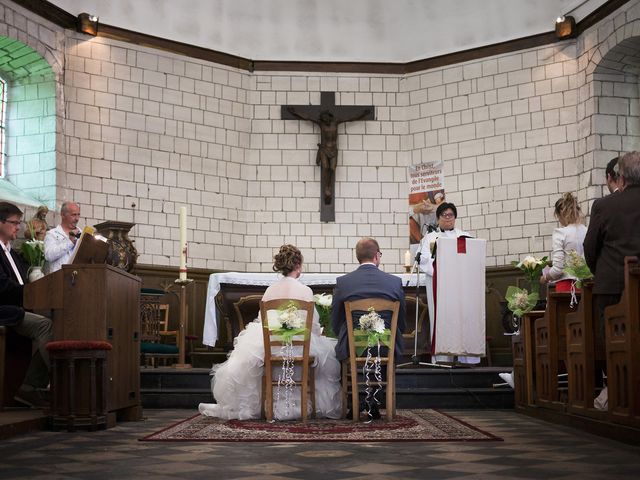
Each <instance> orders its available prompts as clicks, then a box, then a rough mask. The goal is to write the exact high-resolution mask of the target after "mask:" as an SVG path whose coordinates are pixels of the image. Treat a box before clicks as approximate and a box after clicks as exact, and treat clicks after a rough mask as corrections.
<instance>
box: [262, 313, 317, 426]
mask: <svg viewBox="0 0 640 480" xmlns="http://www.w3.org/2000/svg"><path fill="white" fill-rule="evenodd" d="M268 322H269V323H268V328H269V332H270V333H271V334H273V335H277V336H279V337H282V343H283V345H282V349H281V351H280V354H281V357H282V371H281V372H280V375H279V376H278V390H277V392H276V398H280V388H281V387H284V404H285V414H286V416H287V417H288V416H289V412H290V410H291V405H292V401H291V399H292V395H293V387H294V386H295V384H296V382H295V380H294V379H293V377H294V366H295V364H294V352H293V337H295V336H297V335H308V334H309V332H308V331H307V328H306V320H305V318H304V317H303V316H302V315H301V314H300V311H299V309H298V305H296V304H295V302H292V301H289V302H287V303H286V304H285V305H284V306H282V307H280V308H279V309H278V315H277V316H275V317H270V318H269V319H268Z"/></svg>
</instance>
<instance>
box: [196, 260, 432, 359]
mask: <svg viewBox="0 0 640 480" xmlns="http://www.w3.org/2000/svg"><path fill="white" fill-rule="evenodd" d="M342 275H344V273H303V274H302V275H301V276H300V281H301V282H302V283H303V284H305V285H309V286H311V285H335V284H336V278H338V277H340V276H342ZM395 276H396V277H399V278H400V279H401V280H402V285H404V286H415V285H416V275H415V274H413V275H410V274H408V273H404V274H395ZM280 278H281V275H280V274H279V273H240V272H225V273H212V274H211V275H210V276H209V285H208V286H207V303H206V307H205V313H204V331H203V333H202V343H203V344H204V345H208V346H210V347H213V346H215V344H216V341H217V340H218V319H217V312H216V300H215V299H216V295H218V293H219V292H220V288H221V287H220V285H221V284H223V283H232V284H234V285H259V286H265V287H268V286H269V285H271V284H273V283H275V282H277V281H278V280H279V279H280ZM420 285H424V275H422V274H421V275H420Z"/></svg>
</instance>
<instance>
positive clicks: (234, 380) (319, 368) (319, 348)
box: [198, 314, 342, 420]
mask: <svg viewBox="0 0 640 480" xmlns="http://www.w3.org/2000/svg"><path fill="white" fill-rule="evenodd" d="M319 332H320V324H319V322H318V318H317V314H315V315H314V319H313V329H312V332H311V348H310V350H311V352H310V354H311V355H312V356H313V357H315V363H314V364H313V367H314V368H315V391H316V416H318V417H327V418H340V416H341V414H342V405H341V391H340V363H339V362H338V360H337V359H336V356H335V345H336V340H335V339H333V338H327V337H324V336H322V335H320V333H319ZM263 367H264V345H263V339H262V324H261V323H260V321H259V320H256V321H254V322H252V323H250V324H249V325H247V327H246V328H245V329H244V330H243V331H242V332H240V334H239V335H238V336H237V337H236V339H235V340H234V349H233V351H232V352H231V354H230V355H229V358H228V359H227V361H226V362H224V363H223V364H220V365H214V367H213V368H212V369H211V375H212V376H213V377H212V379H211V385H212V389H213V396H214V398H215V400H216V402H217V403H215V404H210V403H201V404H200V405H199V407H198V410H199V411H200V413H201V414H203V415H208V416H213V417H219V418H224V419H239V420H247V419H252V418H260V400H261V395H260V394H261V391H262V372H263V369H264V368H263ZM274 368H279V367H278V366H276V367H274ZM274 376H275V373H274ZM277 390H278V387H277V386H274V395H273V397H274V406H273V410H274V418H275V419H277V420H290V419H296V418H300V392H299V387H296V388H294V391H293V393H292V395H291V400H290V404H289V409H288V410H289V411H288V412H287V405H286V402H285V399H284V387H281V392H280V395H279V396H278V394H277ZM310 406H311V402H309V406H308V408H309V413H310Z"/></svg>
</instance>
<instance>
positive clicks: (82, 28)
mask: <svg viewBox="0 0 640 480" xmlns="http://www.w3.org/2000/svg"><path fill="white" fill-rule="evenodd" d="M77 21H78V26H77V29H78V31H79V32H80V33H86V34H87V35H93V36H94V37H95V36H96V35H97V34H98V17H96V16H95V15H91V14H89V13H81V14H80V15H78V20H77Z"/></svg>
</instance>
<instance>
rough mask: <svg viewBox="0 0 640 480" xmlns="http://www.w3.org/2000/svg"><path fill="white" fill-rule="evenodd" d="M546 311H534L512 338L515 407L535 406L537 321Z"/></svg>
mask: <svg viewBox="0 0 640 480" xmlns="http://www.w3.org/2000/svg"><path fill="white" fill-rule="evenodd" d="M543 315H544V310H532V311H531V312H529V313H527V314H526V315H524V316H523V317H522V319H521V320H520V333H519V334H518V335H514V336H513V337H511V347H512V350H513V383H514V391H515V407H516V408H525V407H529V406H532V405H534V404H535V390H536V386H535V345H536V342H535V335H534V329H533V326H534V324H535V321H536V320H537V319H539V318H541V317H542V316H543Z"/></svg>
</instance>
